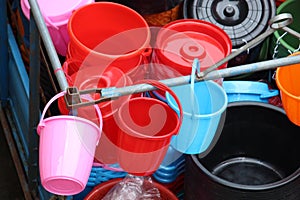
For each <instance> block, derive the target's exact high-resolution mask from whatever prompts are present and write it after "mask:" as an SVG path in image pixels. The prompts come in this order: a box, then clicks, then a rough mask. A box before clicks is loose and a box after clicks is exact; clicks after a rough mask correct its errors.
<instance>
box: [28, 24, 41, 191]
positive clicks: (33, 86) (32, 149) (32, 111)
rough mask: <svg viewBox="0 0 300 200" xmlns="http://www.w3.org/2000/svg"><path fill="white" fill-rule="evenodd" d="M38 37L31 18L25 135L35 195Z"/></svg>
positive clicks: (30, 176) (30, 186)
mask: <svg viewBox="0 0 300 200" xmlns="http://www.w3.org/2000/svg"><path fill="white" fill-rule="evenodd" d="M39 47H40V35H39V32H38V30H37V27H36V23H35V21H34V19H33V18H31V19H30V70H29V89H30V90H29V131H28V135H27V141H28V147H29V157H28V164H29V166H28V179H29V188H30V191H32V193H33V194H34V195H37V194H36V192H37V188H38V136H37V133H36V125H37V124H38V121H39V117H40V116H39V114H40V113H39V106H38V105H40V94H39V88H40V65H41V63H40V48H39Z"/></svg>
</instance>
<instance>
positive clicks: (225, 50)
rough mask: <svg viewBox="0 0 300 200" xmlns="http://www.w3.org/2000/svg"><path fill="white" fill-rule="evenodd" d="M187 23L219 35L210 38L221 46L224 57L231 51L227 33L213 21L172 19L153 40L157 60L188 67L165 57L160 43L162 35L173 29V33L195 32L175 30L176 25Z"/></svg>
mask: <svg viewBox="0 0 300 200" xmlns="http://www.w3.org/2000/svg"><path fill="white" fill-rule="evenodd" d="M188 24H190V25H193V26H195V27H201V28H202V29H209V30H211V31H214V32H216V33H217V35H218V36H219V38H218V39H215V38H212V39H214V40H216V42H218V43H219V45H220V46H222V53H223V54H224V55H223V56H224V57H226V56H228V55H229V54H230V53H231V51H232V41H231V39H230V38H229V36H228V34H227V33H226V32H225V31H224V30H223V29H221V28H220V27H218V26H216V25H215V24H213V23H210V22H208V21H205V20H201V19H177V20H174V21H172V22H170V23H168V24H166V25H165V26H163V27H162V28H161V29H160V30H159V31H158V33H157V37H156V41H155V45H154V52H155V53H156V55H157V57H158V58H159V60H160V59H165V60H166V61H167V62H171V63H173V65H175V66H176V68H179V69H181V70H186V69H189V67H187V66H184V65H179V64H176V62H174V61H173V60H170V59H169V58H168V57H166V56H165V55H164V53H163V49H162V44H163V43H164V41H163V37H164V36H165V35H166V34H168V33H169V32H170V31H173V32H174V33H185V32H188V33H190V32H196V31H191V30H184V31H181V32H180V31H177V30H176V28H177V27H181V26H187V25H188ZM174 28H175V29H174ZM174 33H172V34H171V35H173V34H174ZM199 33H203V34H204V35H207V36H209V37H211V36H210V35H209V34H205V32H204V31H203V32H199ZM220 40H222V41H223V42H222V43H225V45H222V43H221V42H220ZM216 61H218V60H216ZM216 61H215V62H216ZM222 68H225V65H221V66H220V67H219V68H218V69H222Z"/></svg>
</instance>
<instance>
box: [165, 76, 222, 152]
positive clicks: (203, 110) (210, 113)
mask: <svg viewBox="0 0 300 200" xmlns="http://www.w3.org/2000/svg"><path fill="white" fill-rule="evenodd" d="M171 89H172V90H173V91H174V92H175V94H176V95H177V96H178V98H179V100H180V102H181V104H182V108H183V121H182V126H181V128H180V131H179V133H178V134H177V135H175V136H173V138H172V140H171V145H172V147H173V148H174V149H176V150H177V151H180V152H182V153H185V154H200V153H203V152H204V151H205V150H207V149H208V147H210V144H213V140H214V139H217V137H214V136H215V134H216V132H217V131H216V130H217V128H218V126H219V122H220V118H221V115H222V113H223V112H224V111H225V109H226V107H227V95H226V93H225V90H224V89H223V88H222V87H221V86H220V85H218V84H217V83H215V82H213V81H203V82H198V83H195V85H194V90H193V91H194V92H193V91H192V90H191V86H190V85H189V84H188V85H180V86H176V87H172V88H171ZM191 97H193V98H191ZM166 98H167V102H168V104H169V105H170V106H171V107H172V108H173V109H174V110H176V112H178V107H177V104H176V103H175V101H174V99H173V98H172V97H171V96H170V94H169V93H166Z"/></svg>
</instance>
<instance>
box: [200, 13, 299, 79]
mask: <svg viewBox="0 0 300 200" xmlns="http://www.w3.org/2000/svg"><path fill="white" fill-rule="evenodd" d="M292 22H293V16H292V15H291V14H290V13H281V14H279V15H276V16H275V17H273V18H272V19H270V20H269V23H268V25H269V29H267V31H266V32H264V33H262V34H261V35H259V36H258V37H256V38H254V39H253V40H251V41H250V42H248V43H246V44H245V45H244V46H242V47H240V48H239V49H236V50H235V51H232V52H231V53H230V54H229V55H228V56H226V57H225V58H223V59H222V60H220V61H219V62H217V63H215V64H214V65H212V66H210V67H209V68H207V69H206V70H204V71H203V72H200V73H199V74H198V76H199V77H204V76H205V75H206V74H208V73H209V72H212V71H213V70H215V69H217V68H218V67H220V66H221V65H223V64H225V63H227V62H228V61H230V60H231V59H233V58H235V57H236V56H238V55H239V54H241V53H242V52H244V51H246V50H247V49H249V48H253V47H254V46H256V45H258V44H259V43H260V42H261V41H263V40H264V39H265V38H267V37H268V36H270V35H271V34H272V33H274V32H275V31H276V30H278V29H283V28H286V29H285V30H287V31H289V32H290V33H291V34H293V35H297V34H296V33H297V32H296V31H293V30H292V29H289V28H287V26H288V25H289V24H291V23H292ZM298 35H299V34H298Z"/></svg>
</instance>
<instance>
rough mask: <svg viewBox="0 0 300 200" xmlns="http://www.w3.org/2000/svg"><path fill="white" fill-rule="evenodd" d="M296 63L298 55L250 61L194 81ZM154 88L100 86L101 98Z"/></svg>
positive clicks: (174, 81) (177, 81) (179, 80)
mask: <svg viewBox="0 0 300 200" xmlns="http://www.w3.org/2000/svg"><path fill="white" fill-rule="evenodd" d="M297 63H300V55H297V56H290V57H286V58H279V59H275V60H268V61H262V62H257V63H252V64H246V65H241V66H237V67H230V68H226V69H221V70H215V71H212V72H209V73H208V74H207V75H206V76H204V77H200V78H198V77H196V79H195V82H199V81H203V80H215V79H219V78H226V77H232V76H236V75H242V74H247V73H252V72H257V71H262V70H268V69H274V68H277V67H286V66H289V65H292V64H297ZM190 80H191V76H190V75H187V76H181V77H176V78H171V79H165V80H161V82H162V83H164V84H166V85H167V86H169V87H172V86H177V85H184V84H189V83H190ZM155 89H156V88H155V87H154V86H152V85H148V84H137V85H131V86H126V87H120V88H102V90H101V94H102V97H103V98H105V97H112V98H116V97H119V96H124V95H130V94H135V93H141V92H146V91H152V90H155Z"/></svg>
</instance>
